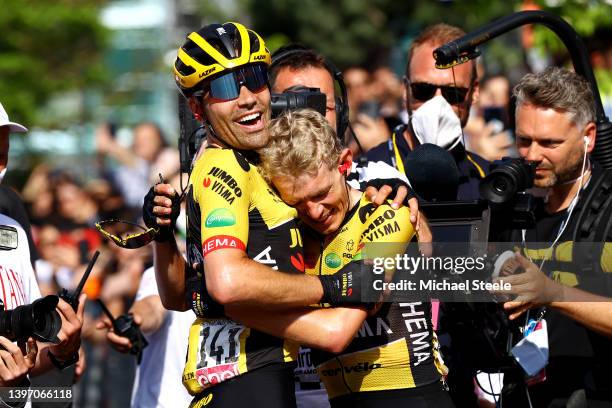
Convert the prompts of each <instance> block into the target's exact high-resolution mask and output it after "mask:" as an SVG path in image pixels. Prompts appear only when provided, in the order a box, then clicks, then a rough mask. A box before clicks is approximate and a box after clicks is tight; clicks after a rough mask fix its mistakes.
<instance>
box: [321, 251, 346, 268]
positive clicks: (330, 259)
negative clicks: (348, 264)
mask: <svg viewBox="0 0 612 408" xmlns="http://www.w3.org/2000/svg"><path fill="white" fill-rule="evenodd" d="M325 265H327V267H329V268H332V269H336V268H338V267H340V265H342V259H340V257H339V256H338V255H337V254H334V253H333V252H332V253H331V254H327V255H326V256H325Z"/></svg>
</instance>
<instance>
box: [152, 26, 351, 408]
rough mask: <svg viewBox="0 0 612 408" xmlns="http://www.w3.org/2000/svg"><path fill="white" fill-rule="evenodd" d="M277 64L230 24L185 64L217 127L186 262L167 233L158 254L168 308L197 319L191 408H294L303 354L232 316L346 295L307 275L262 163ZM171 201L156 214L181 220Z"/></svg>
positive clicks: (188, 382) (289, 217) (193, 204)
mask: <svg viewBox="0 0 612 408" xmlns="http://www.w3.org/2000/svg"><path fill="white" fill-rule="evenodd" d="M269 63H270V54H269V52H268V50H267V49H266V48H265V44H264V42H263V40H262V38H261V37H260V36H259V35H258V34H257V33H255V32H254V31H251V30H248V29H246V28H245V27H244V26H243V25H241V24H239V23H226V24H223V25H220V24H211V25H208V26H205V27H203V28H202V29H200V30H199V31H197V32H193V33H191V34H190V35H189V36H188V39H187V41H186V42H185V44H184V45H183V46H182V47H181V48H180V49H179V52H178V58H177V61H176V63H175V67H174V74H175V78H176V82H177V85H178V87H179V89H180V90H181V92H182V94H183V95H184V96H185V97H187V98H188V101H189V106H190V108H191V109H192V111H193V113H194V115H195V117H196V118H197V119H198V120H200V121H202V122H203V123H204V124H205V125H206V126H207V127H208V129H209V135H208V147H207V148H206V149H205V150H204V152H203V153H202V154H201V156H200V157H199V158H198V159H197V160H196V162H195V163H194V165H193V170H192V173H191V176H190V187H189V190H188V195H187V214H188V232H187V235H188V237H187V262H186V263H185V261H184V260H183V258H182V257H181V256H180V254H179V252H178V250H177V249H176V243H175V241H174V239H172V238H170V239H168V236H167V235H166V236H165V237H164V234H162V236H160V239H158V242H156V244H155V249H154V252H155V268H156V276H157V280H158V282H159V288H160V296H161V298H162V301H163V303H164V306H166V307H168V308H172V309H178V310H184V309H186V308H188V307H191V308H193V309H194V311H195V312H196V315H197V316H198V318H197V319H196V321H195V322H194V323H193V325H192V327H191V329H190V333H189V349H188V353H187V362H186V366H185V370H184V375H183V383H184V384H185V386H186V387H187V389H188V391H189V392H190V393H191V394H192V395H194V396H195V398H194V400H193V402H192V406H204V404H206V406H207V407H217V406H235V405H238V404H239V403H240V404H242V403H244V398H245V395H248V398H249V401H250V403H251V405H252V406H255V407H259V406H262V407H263V406H266V407H286V406H295V396H294V384H293V368H294V366H295V364H294V362H293V361H294V356H295V351H296V350H297V346H296V345H291V344H288V343H287V342H285V341H284V340H283V339H280V338H278V337H273V336H270V335H267V334H264V333H262V332H260V331H257V330H254V329H250V328H248V327H245V326H244V325H242V324H240V323H237V322H234V321H232V320H230V319H229V318H228V317H227V316H226V314H225V311H224V307H225V306H228V307H257V306H259V307H262V308H290V307H296V306H306V305H309V304H314V303H318V302H320V301H322V300H323V301H327V298H328V297H331V296H335V297H338V296H339V295H338V293H339V292H340V289H339V285H335V286H334V284H333V282H332V280H327V282H328V284H327V285H326V289H325V290H324V288H323V285H322V283H321V280H320V279H319V278H317V277H314V276H307V275H305V274H304V273H303V272H304V259H303V255H302V241H301V236H300V233H299V230H298V229H297V224H296V221H295V220H296V216H297V214H296V212H295V210H293V209H292V208H290V207H288V206H287V205H285V204H284V203H283V202H282V200H280V198H278V196H277V195H276V194H275V193H274V192H273V191H272V189H271V188H270V187H269V186H268V185H267V184H266V182H265V181H264V180H263V178H262V177H261V176H260V174H259V172H258V170H257V168H256V167H255V166H254V163H256V162H257V156H256V154H255V153H254V152H253V150H256V149H258V148H261V147H263V146H265V145H266V144H267V143H268V138H269V135H268V123H269V120H270V93H269V90H268V86H267V66H268V65H269ZM164 186H167V185H164ZM167 187H169V186H167ZM172 193H173V192H172V191H165V192H164V191H160V190H159V189H156V194H158V195H157V196H155V201H154V202H155V204H156V205H157V206H156V207H155V208H154V210H153V212H154V213H156V215H158V216H162V215H168V214H170V212H171V211H172V210H171V209H170V208H168V204H169V201H170V197H172V195H173V194H172ZM163 195H167V197H163ZM162 208H163V210H162ZM160 218H163V217H160ZM160 218H158V219H157V221H156V222H157V223H158V225H163V222H162V220H160ZM160 241H161V242H160ZM185 265H188V266H189V267H187V268H185ZM332 279H333V278H332ZM185 282H187V283H185ZM334 291H335V292H334ZM185 293H186V294H187V299H185V296H184V295H185ZM324 293H325V297H324ZM347 300H349V301H352V299H347ZM357 301H358V299H357ZM322 312H325V311H322ZM324 316H325V315H324V314H323V313H321V314H320V316H319V317H318V318H320V319H322V318H324ZM345 320H346V319H345ZM354 321H355V330H356V327H358V325H359V324H360V323H359V321H358V319H354ZM350 322H351V320H350V319H348V320H346V321H344V322H343V323H345V324H347V325H349V324H350ZM321 338H322V339H325V340H327V339H328V336H324V335H322V336H321Z"/></svg>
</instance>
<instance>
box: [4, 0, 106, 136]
mask: <svg viewBox="0 0 612 408" xmlns="http://www.w3.org/2000/svg"><path fill="white" fill-rule="evenodd" d="M101 3H103V2H102V1H101V0H54V1H48V0H4V1H2V11H1V12H0V27H2V35H1V36H0V78H2V80H1V81H0V95H1V98H2V100H1V102H2V103H3V104H4V105H5V107H6V108H7V110H8V111H9V113H10V116H11V118H12V119H15V120H17V121H20V122H23V123H25V124H28V125H30V126H32V125H35V124H36V123H37V117H36V114H37V112H39V110H40V109H39V108H40V107H41V106H43V105H44V104H45V103H46V102H47V101H48V100H49V98H50V97H51V96H52V95H53V94H56V93H60V92H64V91H69V90H73V89H80V88H84V87H91V86H92V85H95V84H96V83H100V82H101V81H102V80H103V79H104V69H103V67H102V65H101V63H100V61H101V60H100V57H101V55H102V53H103V51H104V45H105V43H106V30H105V29H104V28H103V27H102V26H101V25H100V23H99V21H98V13H99V7H100V6H101Z"/></svg>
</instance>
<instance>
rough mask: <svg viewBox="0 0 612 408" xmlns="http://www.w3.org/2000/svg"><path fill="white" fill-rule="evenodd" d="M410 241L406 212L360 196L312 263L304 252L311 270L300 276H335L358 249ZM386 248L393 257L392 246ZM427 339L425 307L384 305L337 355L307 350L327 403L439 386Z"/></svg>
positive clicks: (354, 259) (429, 328)
mask: <svg viewBox="0 0 612 408" xmlns="http://www.w3.org/2000/svg"><path fill="white" fill-rule="evenodd" d="M413 235H414V229H413V227H412V224H411V223H410V210H409V209H408V208H407V207H402V208H400V209H397V210H395V209H393V208H391V206H390V205H388V204H384V205H381V206H380V207H375V206H374V204H372V203H370V202H369V201H368V200H367V199H366V198H365V197H364V196H362V198H361V199H360V201H359V203H358V204H357V205H355V206H354V207H353V208H352V209H351V210H350V212H349V213H348V214H347V216H346V218H345V220H344V222H343V224H342V225H341V226H340V227H339V229H338V231H337V232H336V233H335V234H334V235H332V236H328V237H326V240H325V242H326V244H325V245H324V247H323V248H322V249H319V250H317V251H316V252H317V253H316V254H315V255H314V257H313V256H312V252H311V246H310V245H307V246H306V254H305V256H306V258H307V259H309V260H314V258H316V259H317V261H316V265H312V264H313V263H314V262H307V263H310V265H309V267H308V268H307V270H306V273H310V274H323V275H328V274H333V273H336V272H337V271H339V270H340V269H341V268H343V267H344V266H345V265H347V264H349V263H350V262H357V261H359V260H360V259H361V257H362V255H363V253H362V250H363V247H364V245H365V244H367V243H369V242H375V243H385V242H388V243H405V244H406V245H407V243H408V242H409V241H410V239H411V238H412V237H413ZM389 245H390V246H392V247H393V248H394V251H397V248H398V246H397V245H391V244H389ZM314 246H316V245H314ZM401 247H403V246H401ZM317 255H318V257H317ZM389 256H393V255H391V254H389ZM312 266H314V267H312ZM433 336H434V335H433V330H432V324H431V304H430V303H425V302H411V303H384V304H383V305H382V307H381V308H380V310H379V311H378V312H377V313H376V314H374V315H373V316H369V317H368V318H367V319H366V320H365V321H364V323H363V325H362V327H361V328H360V330H359V331H358V332H357V334H356V336H355V339H354V340H353V341H352V342H351V344H350V345H349V346H348V347H347V349H346V350H344V351H343V352H342V353H340V354H332V353H327V352H323V351H320V350H312V356H313V360H314V362H315V365H316V366H317V370H318V372H319V376H320V378H321V380H322V381H323V383H324V384H325V388H326V389H327V393H328V395H329V398H334V397H338V396H341V395H345V394H348V393H354V392H363V391H380V390H393V389H404V388H414V387H419V386H422V385H426V384H431V383H433V382H435V381H439V380H440V373H439V371H438V370H437V368H436V364H435V360H436V359H435V355H434V353H435V351H434V346H433V342H434V337H433Z"/></svg>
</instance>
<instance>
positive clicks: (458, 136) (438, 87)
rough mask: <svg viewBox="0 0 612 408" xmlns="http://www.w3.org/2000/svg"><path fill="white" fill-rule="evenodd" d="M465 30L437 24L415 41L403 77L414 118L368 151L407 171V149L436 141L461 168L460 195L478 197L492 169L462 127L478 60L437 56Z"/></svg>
mask: <svg viewBox="0 0 612 408" xmlns="http://www.w3.org/2000/svg"><path fill="white" fill-rule="evenodd" d="M464 35H465V32H464V31H463V30H461V29H460V28H457V27H453V26H450V25H447V24H436V25H433V26H430V27H428V28H426V29H425V30H424V31H423V32H421V34H420V35H419V36H418V37H417V38H416V39H415V40H414V41H413V43H412V45H411V46H410V50H409V52H408V61H407V65H406V77H405V78H404V86H405V90H404V91H405V99H406V107H407V110H408V114H409V116H410V122H409V124H408V125H400V126H398V127H396V128H395V130H394V131H393V134H392V136H391V139H390V140H388V141H386V142H384V143H382V144H380V145H378V146H376V147H374V148H373V149H371V150H370V151H369V152H368V153H367V157H368V159H369V160H375V161H376V160H381V161H384V162H386V163H388V164H391V165H393V167H395V168H396V169H398V170H400V171H401V172H404V171H405V167H404V160H405V157H406V155H407V154H408V153H410V151H412V150H413V149H414V148H415V147H416V146H418V145H419V144H423V143H433V144H435V145H438V146H440V147H442V148H445V149H447V150H448V151H450V153H451V154H452V155H453V158H454V159H455V162H456V163H457V167H458V168H459V172H460V179H459V191H458V197H457V199H458V200H475V199H478V198H480V194H479V192H478V185H479V182H480V180H481V179H482V178H483V177H484V176H485V174H486V173H487V172H488V162H487V161H486V160H484V159H483V158H481V157H480V156H478V155H477V154H474V153H472V152H467V151H466V150H465V147H464V145H463V140H462V139H463V130H462V128H463V127H464V126H465V124H466V123H467V119H468V116H469V113H470V107H471V105H472V101H473V100H475V99H477V98H478V77H477V73H476V62H475V61H470V62H469V63H466V64H461V65H458V66H456V67H454V68H453V69H438V68H436V67H435V60H434V58H433V50H435V49H436V48H437V47H439V46H441V45H442V44H445V43H447V42H449V41H452V40H455V39H457V38H459V37H462V36H464Z"/></svg>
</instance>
